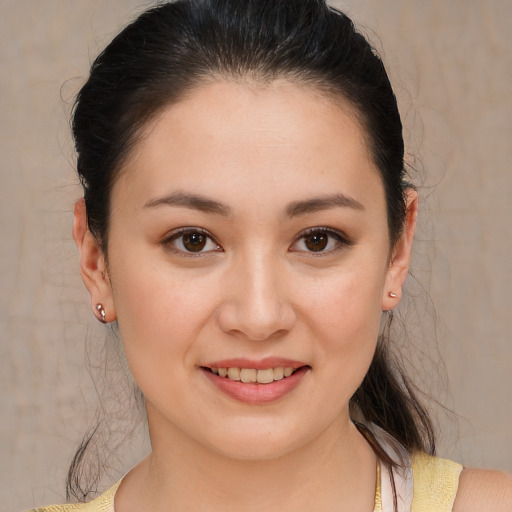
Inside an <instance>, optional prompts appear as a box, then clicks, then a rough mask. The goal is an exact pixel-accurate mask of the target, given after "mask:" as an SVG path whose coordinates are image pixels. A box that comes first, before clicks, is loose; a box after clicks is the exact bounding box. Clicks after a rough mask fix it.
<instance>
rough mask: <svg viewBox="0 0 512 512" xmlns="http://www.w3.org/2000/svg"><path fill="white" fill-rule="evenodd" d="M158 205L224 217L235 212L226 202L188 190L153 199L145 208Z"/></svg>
mask: <svg viewBox="0 0 512 512" xmlns="http://www.w3.org/2000/svg"><path fill="white" fill-rule="evenodd" d="M158 206H180V207H182V208H190V209H191V210H199V211H201V212H205V213H215V214H218V215H222V216H223V217H229V216H231V215H232V214H233V212H232V210H231V208H230V207H229V206H227V205H225V204H222V203H218V202H217V201H214V200H213V199H208V198H207V197H203V196H198V195H196V194H189V193H186V192H175V193H173V194H171V195H168V196H165V197H160V198H158V199H151V200H149V201H148V202H147V203H146V204H145V205H144V208H156V207H158Z"/></svg>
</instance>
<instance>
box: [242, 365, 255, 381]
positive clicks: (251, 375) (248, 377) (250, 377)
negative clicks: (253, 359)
mask: <svg viewBox="0 0 512 512" xmlns="http://www.w3.org/2000/svg"><path fill="white" fill-rule="evenodd" d="M257 374H258V370H253V369H250V370H249V369H247V368H242V369H241V370H240V380H241V381H242V382H256V377H257Z"/></svg>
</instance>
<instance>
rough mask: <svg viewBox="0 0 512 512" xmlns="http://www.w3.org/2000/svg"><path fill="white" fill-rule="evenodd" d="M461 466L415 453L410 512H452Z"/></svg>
mask: <svg viewBox="0 0 512 512" xmlns="http://www.w3.org/2000/svg"><path fill="white" fill-rule="evenodd" d="M462 469H463V468H462V466H461V465H460V464H457V463H456V462H452V461H450V460H445V459H439V458H437V457H432V456H431V455H427V454H426V453H417V454H415V455H413V457H412V470H413V475H414V498H413V504H412V512H452V510H453V502H454V501H455V496H456V494H457V489H458V487H459V477H460V473H461V471H462Z"/></svg>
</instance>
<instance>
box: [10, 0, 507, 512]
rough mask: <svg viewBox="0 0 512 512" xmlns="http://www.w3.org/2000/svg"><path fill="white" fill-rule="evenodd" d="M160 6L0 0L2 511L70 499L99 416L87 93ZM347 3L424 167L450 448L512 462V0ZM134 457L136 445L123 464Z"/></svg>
mask: <svg viewBox="0 0 512 512" xmlns="http://www.w3.org/2000/svg"><path fill="white" fill-rule="evenodd" d="M148 5H152V2H141V1H137V0H116V1H112V0H72V1H70V0H3V1H0V119H1V121H0V123H1V124H0V156H1V158H0V235H1V237H0V284H1V286H0V336H1V344H0V351H1V357H0V510H2V511H11V510H12V511H16V510H23V509H25V508H28V507H31V506H33V505H36V504H38V505H42V504H45V503H49V502H62V501H63V500H64V479H65V474H66V471H67V467H68V465H69V462H70V459H71V457H72V455H73V453H74V450H75V449H76V447H77V445H78V443H79V441H80V440H81V438H82V436H83V434H84V433H85V431H86V430H87V428H88V427H89V426H90V420H91V418H92V417H93V415H94V410H95V409H94V408H95V404H96V401H97V400H96V394H95V389H94V385H93V384H92V381H91V379H90V377H89V373H88V370H87V365H86V363H85V360H86V357H87V356H86V352H85V351H84V345H85V342H86V340H99V342H94V341H93V342H91V346H92V347H93V348H94V347H96V348H98V347H99V346H101V343H102V341H103V338H104V334H103V332H104V331H103V327H102V326H100V325H99V324H97V323H96V322H95V320H94V318H93V315H92V313H91V310H90V306H89V297H88V294H87V292H86V291H85V288H84V287H83V286H82V283H81V279H80V275H79V268H78V259H77V255H76V250H75V248H74V245H73V242H72V239H71V223H72V207H73V203H74V201H75V200H76V199H78V198H79V197H80V190H79V188H78V187H77V180H76V177H75V174H74V170H73V166H74V156H73V147H72V142H71V139H70V135H69V126H68V124H69V121H68V118H69V110H70V105H71V103H72V99H73V96H74V95H75V94H76V92H77V91H78V89H79V87H80V86H81V85H82V84H83V82H84V80H85V78H86V76H87V73H88V67H89V64H90V62H91V61H92V59H93V58H94V57H95V56H96V55H97V53H98V51H99V50H100V49H102V48H103V47H104V46H105V45H106V44H107V43H108V42H109V41H110V39H111V38H112V37H113V36H114V35H115V33H117V31H118V30H119V29H120V28H121V27H122V26H124V25H125V24H126V23H127V22H128V21H130V20H131V19H132V18H133V17H134V16H135V15H136V14H137V13H138V12H140V11H141V10H142V9H143V8H144V7H147V6H148ZM336 5H338V6H340V7H343V8H344V9H345V10H346V11H347V13H348V14H349V15H351V16H352V17H353V18H354V19H355V20H356V22H357V23H358V24H359V26H360V27H361V28H362V30H363V31H364V32H365V33H366V34H367V35H368V36H369V37H370V38H371V39H372V41H374V44H375V45H376V47H377V48H378V49H379V50H380V51H382V50H383V51H382V54H383V58H384V61H385V63H386V64H387V67H388V70H389V73H390V76H391V80H392V83H393V84H394V86H395V90H396V93H397V96H398V98H399V103H400V107H401V110H402V115H403V118H404V121H405V136H406V141H407V151H408V162H409V163H411V164H412V165H413V166H414V168H415V169H416V170H418V173H417V174H415V178H414V181H415V183H417V184H418V185H419V186H420V192H421V197H422V200H423V202H422V208H421V215H422V220H421V226H420V229H419V231H418V235H417V238H418V240H417V242H418V243H417V247H416V256H415V260H414V264H413V273H414V275H415V276H416V277H417V278H418V279H419V280H420V281H421V282H422V283H423V285H424V287H425V288H426V289H427V290H428V291H429V293H430V297H431V298H432V301H433V304H434V307H435V311H436V312H437V313H436V315H435V318H434V311H433V310H432V308H430V307H429V306H428V301H426V300H425V301H424V302H425V304H426V305H425V308H426V309H425V310H424V311H423V310H422V309H421V307H420V311H419V314H420V315H419V316H420V320H421V321H420V322H419V323H421V322H422V321H425V325H426V331H425V332H426V333H427V334H422V335H418V337H419V338H422V337H423V338H424V340H423V345H422V348H421V350H422V351H425V352H427V353H430V354H431V357H432V358H433V364H430V365H428V364H427V365H425V367H423V366H422V364H423V356H420V357H419V358H417V362H419V363H420V366H421V368H423V372H424V373H423V375H422V376H421V379H420V380H421V381H425V382H427V383H429V381H430V384H432V386H431V387H432V389H431V391H432V390H433V391H434V392H435V391H436V390H437V389H438V388H439V389H440V390H441V393H440V395H439V396H440V399H441V400H442V401H444V403H446V404H447V406H448V407H449V408H450V409H453V410H454V411H455V412H456V413H457V414H459V415H460V418H459V419H458V426H457V419H456V418H455V419H453V417H452V418H451V419H450V417H449V416H447V415H445V414H441V416H440V420H439V423H440V427H441V438H440V446H439V453H440V455H443V456H447V457H452V458H456V459H457V460H459V461H461V462H462V463H464V464H466V465H476V466H483V467H496V468H501V469H505V470H509V471H511V470H512V429H511V428H510V426H511V425H512V404H511V396H512V343H511V338H510V334H509V330H510V324H511V318H512V315H511V314H510V294H511V291H512V277H511V274H512V273H511V270H512V269H511V260H512V258H511V256H510V255H511V254H512V235H511V233H512V206H511V200H510V198H511V197H512V187H511V185H512V172H511V168H510V160H511V154H510V143H511V140H512V139H511V135H512V134H511V127H512V99H511V95H510V84H511V83H512V62H511V57H510V47H511V45H512V36H511V30H510V23H511V22H512V3H511V2H509V1H508V0H488V1H486V2H482V1H481V0H448V1H446V0H386V1H382V0H358V1H356V0H352V1H343V2H341V1H340V2H337V3H336ZM422 317H425V318H422ZM427 317H428V318H427ZM428 319H431V320H432V321H434V322H435V323H436V325H437V328H432V327H429V325H428V324H431V323H432V322H429V321H427V320H428ZM417 323H418V321H417V320H416V324H415V325H417ZM412 334H413V335H412V336H411V338H414V337H415V336H414V329H413V331H412ZM425 340H426V346H425ZM107 342H108V340H107ZM438 350H439V353H440V356H441V359H439V360H436V357H437V356H436V354H437V351H438ZM427 359H428V358H427ZM428 360H430V359H428ZM436 361H437V362H436ZM440 361H444V365H445V366H446V374H447V375H448V380H447V382H444V381H443V379H442V375H443V371H441V373H440V375H441V377H439V376H438V375H437V374H436V373H435V372H434V373H432V374H431V373H430V371H431V370H432V369H435V368H434V367H435V366H437V365H439V364H440ZM429 368H430V369H429ZM418 373H421V370H420V371H419V372H418ZM438 378H440V379H441V380H440V382H438V380H437V379H438ZM445 384H446V387H445ZM443 390H445V391H443ZM143 449H144V448H140V451H141V452H142V451H143ZM137 450H139V448H134V449H133V451H134V452H137ZM137 453H138V452H137ZM132 462H133V460H131V459H130V458H129V457H128V459H126V458H125V459H122V460H121V467H120V468H119V470H118V471H117V472H116V471H113V472H112V478H117V477H118V476H119V475H121V474H122V473H123V472H125V471H127V470H128V468H129V464H130V463H132ZM112 482H113V480H111V481H110V482H108V483H112Z"/></svg>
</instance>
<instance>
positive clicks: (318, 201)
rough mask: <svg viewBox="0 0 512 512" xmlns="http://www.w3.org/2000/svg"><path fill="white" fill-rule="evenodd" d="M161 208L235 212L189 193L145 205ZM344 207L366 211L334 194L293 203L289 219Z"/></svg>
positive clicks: (353, 200)
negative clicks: (175, 207) (173, 207)
mask: <svg viewBox="0 0 512 512" xmlns="http://www.w3.org/2000/svg"><path fill="white" fill-rule="evenodd" d="M159 206H178V207H182V208H190V209H191V210H199V211H201V212H205V213H214V214H217V215H222V216H223V217H230V216H232V215H233V210H232V209H231V208H230V207H229V206H227V205H225V204H223V203H219V202H217V201H214V200H213V199H209V198H207V197H204V196H200V195H197V194H190V193H187V192H174V193H173V194H170V195H168V196H164V197H160V198H157V199H150V200H149V201H147V202H146V203H145V204H144V208H156V207H159ZM337 207H344V208H352V209H354V210H364V206H363V205H362V204H361V203H360V202H359V201H357V200H356V199H354V198H352V197H349V196H346V195H344V194H333V195H329V196H320V197H314V198H312V199H307V200H304V201H293V202H292V203H290V204H289V205H288V206H287V208H286V213H287V215H288V217H296V216H299V215H305V214H307V213H314V212H318V211H321V210H329V209H331V208H337Z"/></svg>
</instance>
